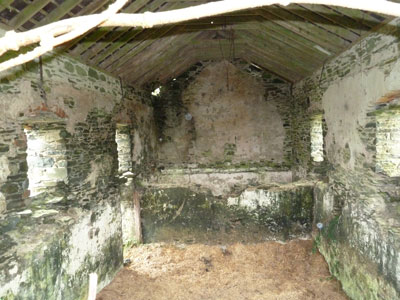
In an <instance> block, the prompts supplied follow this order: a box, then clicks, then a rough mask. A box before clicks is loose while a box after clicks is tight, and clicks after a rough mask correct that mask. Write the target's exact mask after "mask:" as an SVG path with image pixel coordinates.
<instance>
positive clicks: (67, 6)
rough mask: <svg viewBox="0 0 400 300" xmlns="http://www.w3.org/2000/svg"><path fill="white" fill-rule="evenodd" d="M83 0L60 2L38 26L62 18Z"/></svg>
mask: <svg viewBox="0 0 400 300" xmlns="http://www.w3.org/2000/svg"><path fill="white" fill-rule="evenodd" d="M80 1H81V0H66V1H64V2H63V3H62V4H60V5H59V6H58V7H57V8H56V9H54V10H53V11H52V12H50V13H49V14H48V15H47V16H46V17H45V18H43V20H41V21H40V22H39V23H37V24H36V27H40V26H43V25H46V24H49V23H52V22H54V21H57V20H60V19H61V18H62V17H63V16H64V15H66V14H67V13H68V12H70V11H71V9H73V8H74V7H75V6H76V5H78V4H79V2H80Z"/></svg>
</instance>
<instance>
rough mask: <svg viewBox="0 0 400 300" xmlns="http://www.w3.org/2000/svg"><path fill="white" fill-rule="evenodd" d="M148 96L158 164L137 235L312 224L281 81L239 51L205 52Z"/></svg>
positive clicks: (287, 229) (176, 236) (268, 231)
mask: <svg viewBox="0 0 400 300" xmlns="http://www.w3.org/2000/svg"><path fill="white" fill-rule="evenodd" d="M155 87H157V86H154V87H153V88H155ZM153 103H154V110H155V119H156V123H157V130H158V137H159V152H158V171H159V172H157V173H155V174H154V176H152V177H151V179H150V180H149V181H148V182H147V184H148V186H147V190H146V192H145V194H144V195H143V198H142V200H143V201H142V219H143V226H144V238H145V241H160V240H161V241H166V240H180V241H187V240H191V241H192V240H196V241H199V240H201V239H202V238H203V239H204V238H205V237H207V236H208V237H209V235H212V236H214V237H216V236H218V235H221V237H224V236H225V237H229V238H231V239H233V240H234V237H235V233H238V234H239V235H240V232H241V231H243V232H245V234H247V232H249V231H251V230H253V231H252V232H258V233H259V235H260V236H264V237H265V236H270V237H272V236H279V237H282V235H284V236H285V238H287V237H289V236H298V235H301V234H304V233H306V232H308V231H309V230H310V229H311V222H312V221H311V220H312V208H313V203H312V190H313V189H312V184H311V185H310V184H307V183H303V184H292V172H291V162H292V161H291V157H292V156H291V155H292V147H291V125H292V123H291V120H290V117H291V115H290V114H291V110H290V104H291V101H290V85H289V83H287V82H285V81H283V80H282V79H280V78H278V77H277V76H275V75H273V74H270V73H268V72H265V71H263V70H262V69H260V68H259V67H257V66H256V65H252V64H249V63H246V62H244V61H240V60H238V61H233V62H227V61H220V62H210V61H204V62H200V63H197V64H195V65H194V66H192V67H191V68H190V69H189V70H188V71H187V72H185V73H184V74H182V75H181V76H179V77H177V78H175V79H173V80H171V81H170V82H169V83H167V84H165V85H163V86H162V87H161V93H160V95H159V96H154V98H153ZM279 184H280V185H281V186H278V185H279ZM238 214H240V215H241V216H243V217H241V221H240V224H237V222H236V221H237V217H236V216H237V215H238ZM235 220H236V221H235ZM235 222H236V223H235ZM249 228H252V229H249ZM228 232H229V234H228V235H226V233H228ZM243 232H242V233H243ZM252 237H253V238H254V236H252ZM249 238H251V237H250V235H249ZM277 238H278V237H277Z"/></svg>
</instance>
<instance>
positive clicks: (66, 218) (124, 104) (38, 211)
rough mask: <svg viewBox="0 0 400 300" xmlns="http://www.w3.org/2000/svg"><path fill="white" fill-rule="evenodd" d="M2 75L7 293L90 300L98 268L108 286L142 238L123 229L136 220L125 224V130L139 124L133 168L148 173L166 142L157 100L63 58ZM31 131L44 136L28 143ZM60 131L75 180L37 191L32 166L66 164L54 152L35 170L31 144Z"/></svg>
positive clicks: (1, 278)
mask: <svg viewBox="0 0 400 300" xmlns="http://www.w3.org/2000/svg"><path fill="white" fill-rule="evenodd" d="M1 75H2V76H1V82H0V91H1V94H0V108H1V111H0V115H1V117H0V122H1V123H0V174H1V176H0V219H1V223H0V224H1V225H0V236H1V240H0V249H1V251H0V298H2V299H3V297H5V298H6V299H14V297H16V298H18V299H86V298H87V295H86V293H87V290H88V289H87V285H88V278H89V277H88V275H89V273H90V272H96V273H97V274H98V276H99V288H101V287H103V286H104V285H106V284H107V283H108V282H109V281H110V280H111V279H112V278H113V276H114V274H115V273H116V272H117V271H118V270H119V269H120V267H121V266H122V261H123V259H122V248H123V247H122V246H123V243H124V242H127V240H128V239H130V240H133V239H134V237H133V236H132V234H130V235H131V236H126V235H124V234H123V232H122V231H123V230H122V227H125V228H132V227H133V226H134V224H133V223H132V222H133V221H132V219H127V220H125V222H126V221H128V222H130V224H124V226H123V224H122V215H123V214H129V211H132V210H133V207H132V204H131V203H132V199H131V195H128V196H127V195H126V194H124V190H126V189H128V188H130V189H133V182H132V180H130V181H129V180H128V182H126V179H123V180H122V181H123V182H126V183H125V186H123V185H122V182H121V179H119V178H118V159H117V145H116V143H115V131H116V127H117V126H116V124H125V125H128V126H129V128H130V130H131V132H132V137H133V138H132V145H131V146H132V160H134V161H133V162H132V165H133V166H134V169H132V171H133V172H134V174H135V176H138V177H139V178H140V177H141V176H144V175H145V174H147V172H148V170H149V166H150V164H149V162H150V161H151V160H152V158H151V153H154V152H155V151H154V149H153V148H154V147H156V139H155V138H156V136H155V133H154V129H155V128H154V122H153V118H152V116H153V110H152V108H151V105H150V104H151V103H150V97H149V96H148V94H147V93H145V92H141V91H138V90H134V89H132V88H130V87H126V86H123V85H121V82H120V81H119V80H118V79H116V78H113V77H111V76H109V75H107V74H105V73H102V72H100V71H98V70H95V69H93V68H90V67H88V66H86V65H84V64H81V63H79V62H77V61H75V60H73V59H71V58H68V57H65V56H60V55H57V56H54V57H53V56H52V55H46V56H45V57H44V58H43V68H42V70H41V69H40V64H39V63H38V62H32V63H29V64H27V65H25V66H22V67H18V68H15V69H13V70H11V71H8V72H4V73H2V74H1ZM24 130H29V131H30V132H33V133H34V132H35V131H40V135H35V134H33V136H32V139H31V140H27V138H26V135H25V132H24ZM52 130H55V131H52ZM50 131H51V132H56V133H57V135H56V138H57V140H58V141H59V143H62V144H63V145H62V147H61V146H60V148H59V149H58V148H57V151H58V152H57V153H58V154H59V153H62V154H63V155H64V156H65V157H64V158H65V159H64V160H58V161H57V163H60V164H62V171H63V174H64V173H65V167H66V168H67V178H64V177H63V180H62V181H60V182H57V184H56V185H55V186H53V184H49V186H48V189H47V191H45V192H44V193H40V194H39V195H36V196H34V197H33V196H32V195H30V191H29V184H30V183H29V180H28V176H27V173H28V167H31V168H39V167H40V168H42V169H43V170H44V171H46V170H47V172H50V171H51V172H54V173H52V175H51V176H53V177H54V178H55V179H57V178H58V175H57V171H58V170H57V167H54V161H53V160H52V158H51V157H48V158H43V159H42V160H41V161H39V162H38V163H39V164H40V166H39V165H35V166H28V165H27V160H26V159H27V153H26V151H27V142H34V143H37V142H38V140H37V138H38V137H39V136H40V137H43V139H42V142H46V132H50ZM53 135H54V134H53ZM35 138H36V139H35ZM52 138H53V137H52ZM48 149H50V148H48ZM47 154H48V155H50V156H51V155H52V153H51V151H50V150H48V151H47V152H40V153H38V155H47ZM46 168H47V169H46ZM60 170H61V169H60ZM64 175H65V174H64ZM51 176H47V177H48V178H51ZM125 202H127V203H129V204H125V205H124V203H125ZM121 207H122V208H121ZM131 214H132V213H131ZM43 287H46V288H43Z"/></svg>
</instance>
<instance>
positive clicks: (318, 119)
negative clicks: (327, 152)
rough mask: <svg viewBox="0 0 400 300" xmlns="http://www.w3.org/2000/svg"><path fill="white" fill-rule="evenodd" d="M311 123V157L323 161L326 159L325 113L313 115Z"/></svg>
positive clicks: (316, 160)
mask: <svg viewBox="0 0 400 300" xmlns="http://www.w3.org/2000/svg"><path fill="white" fill-rule="evenodd" d="M310 123H311V124H310V136H311V158H312V160H313V161H314V162H322V161H324V133H323V132H324V130H323V115H322V114H317V115H314V116H312V117H311V122H310Z"/></svg>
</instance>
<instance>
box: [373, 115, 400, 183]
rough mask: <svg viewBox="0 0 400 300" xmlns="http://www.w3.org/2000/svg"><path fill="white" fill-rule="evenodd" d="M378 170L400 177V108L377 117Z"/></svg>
mask: <svg viewBox="0 0 400 300" xmlns="http://www.w3.org/2000/svg"><path fill="white" fill-rule="evenodd" d="M376 170H377V172H383V173H385V174H387V175H388V176H390V177H398V176H400V108H397V109H390V110H387V111H384V112H382V113H379V114H377V116H376Z"/></svg>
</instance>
